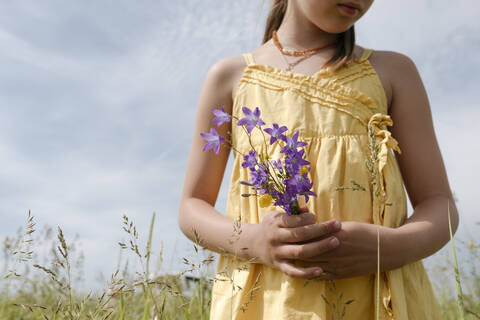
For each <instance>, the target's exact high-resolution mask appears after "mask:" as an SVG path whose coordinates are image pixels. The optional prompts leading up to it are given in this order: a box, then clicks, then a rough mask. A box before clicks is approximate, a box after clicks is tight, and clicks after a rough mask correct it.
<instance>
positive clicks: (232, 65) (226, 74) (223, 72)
mask: <svg viewBox="0 0 480 320" xmlns="http://www.w3.org/2000/svg"><path fill="white" fill-rule="evenodd" d="M246 66H247V64H246V62H245V58H244V57H243V55H238V56H231V57H225V58H222V59H220V60H218V61H217V62H215V63H214V64H213V65H212V66H211V67H210V70H209V71H208V74H210V76H211V77H214V78H216V80H217V82H219V83H220V82H221V83H222V87H223V90H224V91H225V92H226V93H227V92H228V95H229V96H230V97H231V99H232V101H233V97H234V94H235V92H234V88H236V87H237V86H238V83H239V82H240V79H241V77H242V75H243V71H244V69H245V67H246Z"/></svg>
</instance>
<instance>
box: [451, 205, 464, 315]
mask: <svg viewBox="0 0 480 320" xmlns="http://www.w3.org/2000/svg"><path fill="white" fill-rule="evenodd" d="M447 212H448V230H449V232H450V242H451V244H452V255H453V263H454V269H455V282H456V283H457V299H458V300H457V305H458V311H459V312H460V318H459V319H460V320H464V319H465V305H464V303H463V293H462V285H461V284H460V273H459V271H458V263H457V254H456V252H455V244H454V242H453V233H452V223H451V221H450V199H449V200H448V202H447Z"/></svg>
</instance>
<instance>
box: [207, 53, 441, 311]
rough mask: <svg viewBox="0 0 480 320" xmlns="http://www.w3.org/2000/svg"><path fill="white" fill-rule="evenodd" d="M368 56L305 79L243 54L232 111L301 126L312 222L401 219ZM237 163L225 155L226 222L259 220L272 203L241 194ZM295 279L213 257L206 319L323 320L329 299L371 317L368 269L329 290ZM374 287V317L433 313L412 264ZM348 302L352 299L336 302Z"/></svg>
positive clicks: (423, 279) (258, 140)
mask: <svg viewBox="0 0 480 320" xmlns="http://www.w3.org/2000/svg"><path fill="white" fill-rule="evenodd" d="M370 53H371V50H370V49H368V50H365V51H364V53H363V55H362V57H361V58H359V59H355V60H354V61H352V62H350V63H348V64H347V65H346V66H344V67H342V68H340V69H339V70H336V71H333V70H331V69H329V68H326V69H322V70H320V71H318V72H317V73H315V74H313V75H311V76H306V75H303V74H296V73H292V72H289V71H285V70H281V69H277V68H274V67H271V66H268V65H260V64H255V62H254V60H253V57H252V55H251V54H249V53H248V54H244V57H245V61H246V63H247V67H246V68H245V71H244V74H243V76H242V79H241V81H240V83H239V86H238V89H237V92H236V96H235V99H234V103H233V110H232V114H233V115H235V116H236V117H238V118H241V117H243V114H242V110H241V109H242V106H247V107H249V108H251V109H253V108H255V107H259V108H260V110H261V117H262V119H263V120H264V121H265V122H266V123H267V125H271V124H272V123H274V122H276V123H278V124H279V125H286V126H287V127H288V128H289V131H288V132H287V134H290V135H291V134H292V133H293V132H294V131H300V136H299V140H302V141H306V142H308V146H307V147H306V155H307V160H308V161H310V162H311V171H310V173H309V175H310V178H311V179H312V182H313V190H314V192H316V193H317V194H318V197H312V198H310V200H309V202H308V204H307V206H308V208H309V209H310V212H313V213H315V214H316V215H317V222H321V221H325V220H329V219H332V218H335V219H339V220H340V221H360V222H367V223H375V224H381V225H383V226H386V227H392V228H395V227H398V226H400V225H402V224H403V222H404V220H405V219H406V217H407V203H406V194H405V191H404V185H403V179H402V176H401V173H400V170H399V167H398V164H397V161H396V159H395V155H394V154H393V152H392V151H391V149H393V150H395V151H397V152H400V148H399V146H398V143H397V141H396V140H395V139H394V138H393V137H392V136H391V134H390V132H389V131H388V130H387V126H392V125H393V123H392V120H391V118H390V117H389V115H388V110H387V99H386V96H385V91H384V89H383V87H382V84H381V82H380V80H379V78H378V75H377V73H376V72H375V70H374V69H373V67H372V66H371V64H370V62H369V61H368V56H369V54H370ZM369 128H370V130H369ZM369 132H371V135H369ZM370 137H373V140H374V141H375V143H376V145H377V146H378V147H379V152H378V161H377V162H374V166H373V168H374V171H375V172H376V177H377V179H376V184H375V185H374V184H372V180H371V177H372V175H371V172H370V171H369V170H368V168H367V165H366V159H367V157H368V156H369V154H370V151H369V147H368V146H369V139H370ZM252 139H253V143H254V145H255V147H256V148H258V149H260V150H264V145H263V136H262V135H261V134H260V133H259V132H258V130H254V131H252ZM232 142H233V144H234V145H235V146H236V148H237V149H238V150H240V151H241V152H242V153H247V152H248V150H249V149H250V144H249V141H248V139H247V135H246V134H245V132H244V131H243V130H242V128H241V127H238V126H235V125H234V126H232ZM280 149H281V146H280V145H279V144H276V145H274V146H273V147H269V156H270V157H272V158H274V159H277V158H279V156H280ZM242 161H243V159H242V157H241V156H238V155H237V154H236V153H234V163H233V170H232V175H231V179H230V187H229V194H228V200H227V213H226V214H227V216H228V217H229V218H231V219H232V220H238V219H239V218H240V219H241V221H243V222H247V223H260V222H261V221H262V219H263V217H264V216H265V214H266V213H267V212H269V211H270V210H274V209H276V207H273V206H269V207H266V208H262V207H261V206H260V205H259V202H258V199H256V198H255V197H249V198H245V197H241V194H242V193H248V191H249V189H248V187H247V186H245V185H242V184H240V183H239V181H242V180H244V181H246V180H248V169H246V168H242V165H241V163H242ZM351 180H355V182H357V183H359V184H360V185H361V186H363V187H364V188H365V189H366V190H365V191H361V190H356V191H353V190H349V189H345V190H341V191H335V189H336V188H337V187H340V186H352V184H351V182H350V181H351ZM377 189H378V190H377ZM232 230H233V228H232ZM304 284H305V280H303V279H298V278H292V277H289V276H287V275H285V274H284V273H282V272H281V271H279V270H277V269H274V268H270V267H267V266H265V265H262V264H255V263H248V262H247V261H242V260H239V259H236V258H235V257H234V256H229V255H223V254H222V255H219V261H218V267H217V274H216V281H215V282H214V285H213V289H212V301H211V319H248V320H253V319H318V320H320V319H321V320H327V319H328V320H329V319H331V318H332V314H333V313H332V312H333V309H332V305H333V304H335V306H337V308H340V309H342V308H343V306H345V316H344V318H343V319H376V314H375V312H376V288H377V277H376V274H372V275H368V276H361V277H355V278H349V279H340V280H335V281H334V284H335V289H333V287H332V284H327V283H326V282H324V281H310V282H309V283H308V284H307V285H306V286H304ZM240 288H241V289H240ZM380 291H381V292H380V297H381V299H380V301H381V306H380V313H381V314H380V316H379V319H396V320H407V319H409V320H415V319H418V320H420V319H422V320H425V319H440V316H439V313H438V305H437V301H436V300H435V297H434V294H433V291H432V286H431V283H430V280H429V278H428V275H427V274H426V272H425V269H424V266H423V263H422V262H421V261H417V262H415V263H412V264H409V265H405V266H403V267H401V268H399V269H395V270H392V271H387V272H382V273H381V276H380ZM340 294H343V295H342V300H341V301H340V304H339V303H338V302H337V298H338V297H339V296H340ZM322 296H323V297H325V298H326V299H327V300H328V301H329V302H330V304H329V305H328V304H326V303H325V301H324V298H323V297H322ZM350 299H353V300H354V301H353V302H352V303H350V304H348V305H345V302H347V301H348V300H350ZM335 319H336V317H335Z"/></svg>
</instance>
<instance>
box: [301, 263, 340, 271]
mask: <svg viewBox="0 0 480 320" xmlns="http://www.w3.org/2000/svg"><path fill="white" fill-rule="evenodd" d="M301 262H302V266H303V267H317V268H321V269H322V270H323V272H328V273H330V274H331V275H336V274H337V269H336V268H335V267H334V266H333V265H332V264H329V263H328V262H327V261H325V262H318V261H305V260H301Z"/></svg>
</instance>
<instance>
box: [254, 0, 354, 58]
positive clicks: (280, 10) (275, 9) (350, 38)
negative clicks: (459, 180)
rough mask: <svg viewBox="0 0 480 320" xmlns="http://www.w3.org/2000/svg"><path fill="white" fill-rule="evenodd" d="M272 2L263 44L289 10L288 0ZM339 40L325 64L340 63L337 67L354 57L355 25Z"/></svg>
mask: <svg viewBox="0 0 480 320" xmlns="http://www.w3.org/2000/svg"><path fill="white" fill-rule="evenodd" d="M271 3H272V6H271V8H270V12H269V14H268V18H267V23H266V25H265V34H264V36H263V41H262V44H264V43H265V42H267V41H268V40H270V39H271V38H272V36H273V31H274V30H277V29H278V28H279V27H280V25H281V24H282V21H283V18H284V16H285V12H286V11H287V4H288V0H271ZM338 40H339V41H338V42H337V43H336V44H335V46H336V51H335V54H334V55H333V57H332V58H331V59H330V60H328V61H327V62H326V63H325V66H330V65H335V64H338V65H337V67H340V66H341V65H342V64H343V63H344V62H345V61H346V60H348V59H350V58H351V57H352V55H353V49H354V47H355V28H354V25H352V26H351V27H350V29H348V30H347V31H344V32H342V33H341V34H340V35H339V39H338Z"/></svg>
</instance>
